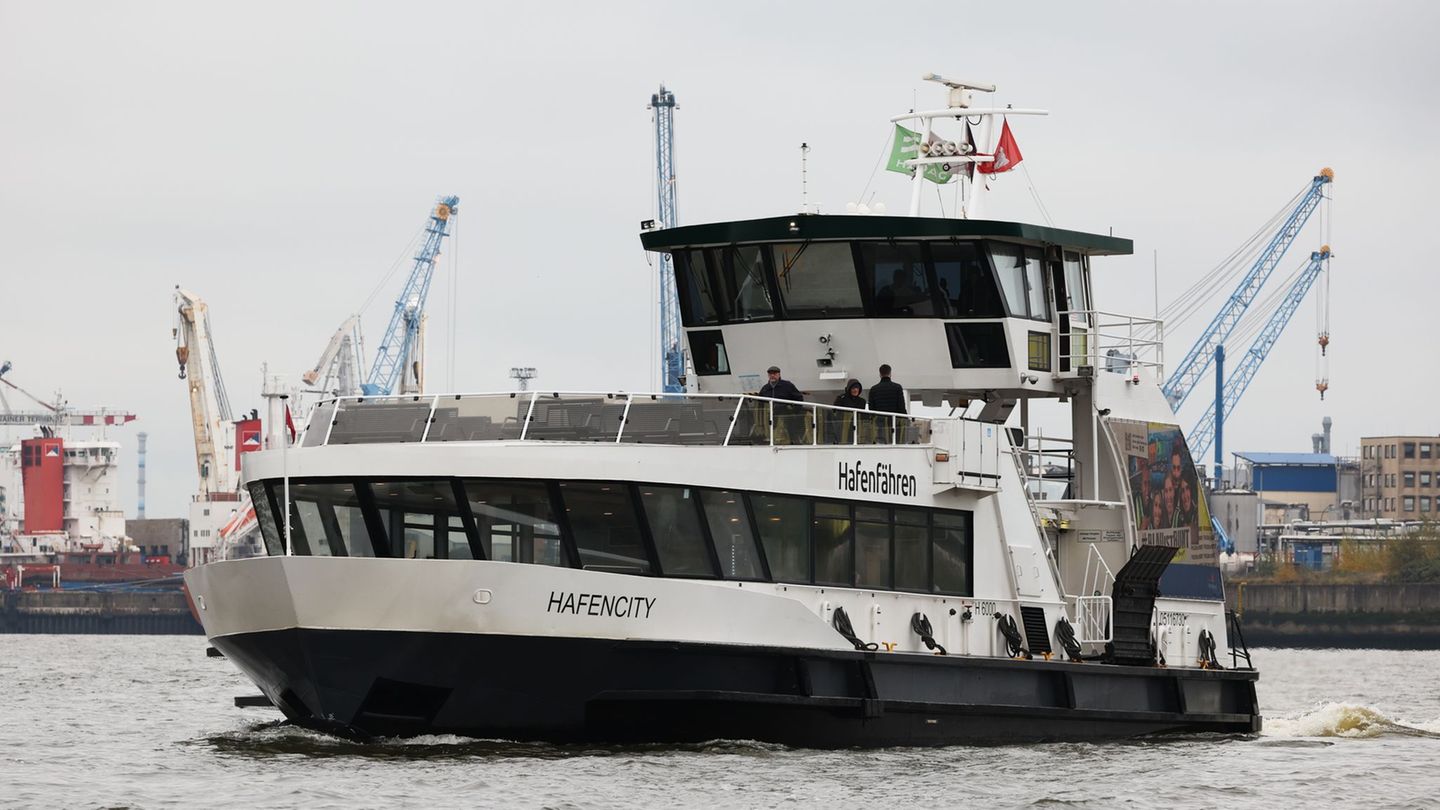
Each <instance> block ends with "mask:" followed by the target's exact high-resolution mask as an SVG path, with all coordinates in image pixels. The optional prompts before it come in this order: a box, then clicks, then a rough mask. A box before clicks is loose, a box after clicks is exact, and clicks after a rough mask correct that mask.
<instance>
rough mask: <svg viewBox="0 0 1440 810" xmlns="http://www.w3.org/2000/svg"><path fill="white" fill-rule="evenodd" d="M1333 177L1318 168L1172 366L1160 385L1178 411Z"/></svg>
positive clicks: (1303, 224) (1332, 173)
mask: <svg viewBox="0 0 1440 810" xmlns="http://www.w3.org/2000/svg"><path fill="white" fill-rule="evenodd" d="M1334 179H1335V172H1334V171H1332V170H1330V169H1328V168H1327V169H1321V170H1320V173H1319V174H1318V175H1316V176H1315V177H1314V178H1313V179H1312V180H1311V181H1310V188H1309V189H1307V190H1306V191H1305V193H1304V195H1303V196H1302V197H1301V199H1300V202H1299V203H1298V204H1296V206H1295V208H1294V210H1292V211H1291V212H1290V215H1289V216H1288V217H1286V218H1285V222H1284V224H1282V225H1281V226H1280V229H1279V231H1277V232H1276V233H1275V236H1274V237H1272V238H1271V240H1270V243H1269V244H1268V245H1266V246H1265V249H1264V250H1262V251H1261V252H1260V256H1259V258H1257V259H1256V260H1255V264H1254V265H1253V266H1251V268H1250V270H1249V272H1247V273H1246V274H1245V277H1244V278H1242V279H1241V280H1240V284H1239V286H1237V287H1236V288H1235V291H1234V292H1232V293H1231V294H1230V298H1229V299H1228V300H1226V301H1225V304H1224V305H1223V306H1221V307H1220V311H1219V312H1218V313H1216V315H1215V318H1214V320H1212V321H1210V325H1209V326H1206V327H1205V331H1203V332H1201V333H1200V337H1199V338H1198V339H1197V340H1196V341H1195V345H1194V346H1191V347H1190V351H1189V353H1188V354H1186V355H1185V359H1184V360H1181V361H1180V364H1179V365H1178V366H1176V367H1175V371H1174V372H1173V373H1172V374H1171V375H1170V378H1169V379H1168V380H1166V381H1165V384H1164V385H1163V386H1161V390H1162V391H1163V392H1164V393H1165V398H1166V399H1167V400H1169V401H1170V407H1171V408H1172V409H1176V410H1178V409H1179V408H1180V406H1181V405H1182V404H1183V403H1184V402H1185V399H1186V398H1187V397H1189V396H1190V392H1191V391H1193V390H1195V384H1196V383H1198V382H1199V381H1200V378H1201V377H1203V376H1205V372H1206V371H1208V370H1209V369H1210V364H1211V363H1212V362H1213V361H1214V359H1215V347H1216V346H1219V345H1221V344H1223V343H1224V342H1225V339H1226V338H1228V337H1229V336H1230V333H1231V331H1233V330H1234V329H1235V325H1236V324H1237V323H1239V322H1240V317H1241V316H1242V315H1244V314H1245V310H1246V309H1247V308H1248V307H1249V306H1250V304H1251V302H1253V301H1254V300H1255V296H1256V295H1257V294H1258V293H1259V292H1260V288H1261V287H1263V286H1264V285H1265V281H1266V280H1267V279H1269V278H1270V274H1271V273H1272V272H1273V271H1274V270H1275V266H1276V265H1277V264H1279V263H1280V259H1281V258H1282V257H1284V255H1285V251H1286V250H1288V249H1289V247H1290V245H1291V243H1292V242H1294V241H1295V237H1296V236H1297V235H1298V234H1299V233H1300V229H1301V228H1303V227H1304V226H1305V223H1306V222H1307V221H1309V219H1310V215H1311V214H1312V213H1314V212H1315V208H1316V206H1318V205H1319V204H1320V200H1321V199H1323V198H1324V196H1325V193H1324V189H1325V186H1326V185H1328V184H1329V183H1330V182H1331V181H1333V180H1334Z"/></svg>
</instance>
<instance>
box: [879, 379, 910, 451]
mask: <svg viewBox="0 0 1440 810" xmlns="http://www.w3.org/2000/svg"><path fill="white" fill-rule="evenodd" d="M870 410H872V411H879V412H881V413H894V414H900V415H902V416H903V415H904V414H905V413H907V411H906V408H905V388H904V386H902V385H900V383H897V382H894V381H893V380H891V379H890V364H889V363H886V364H884V365H882V366H881V367H880V382H878V383H875V384H874V385H872V386H870ZM893 421H898V420H893V419H891V418H889V417H883V416H878V417H876V418H875V422H876V428H877V430H878V432H879V441H880V443H881V444H889V437H890V435H891V433H890V431H891V423H892V422H893ZM897 428H898V429H897V430H896V431H895V433H896V435H898V436H900V437H901V439H902V440H903V438H904V436H905V428H906V425H905V424H904V423H901V424H900V425H898V426H897Z"/></svg>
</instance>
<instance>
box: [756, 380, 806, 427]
mask: <svg viewBox="0 0 1440 810" xmlns="http://www.w3.org/2000/svg"><path fill="white" fill-rule="evenodd" d="M768 372H769V374H770V381H769V382H767V383H765V385H763V386H761V388H760V396H762V397H770V398H771V399H788V400H792V401H794V402H804V401H805V395H804V394H802V393H800V389H798V388H796V387H795V383H792V382H790V381H789V380H786V379H783V378H782V377H781V376H780V367H779V366H771V367H770V368H769V369H768ZM774 413H775V443H776V444H808V441H807V440H806V439H805V425H806V422H808V421H809V420H807V419H806V418H805V413H804V409H802V408H800V407H797V406H795V405H781V404H779V403H775V411H774Z"/></svg>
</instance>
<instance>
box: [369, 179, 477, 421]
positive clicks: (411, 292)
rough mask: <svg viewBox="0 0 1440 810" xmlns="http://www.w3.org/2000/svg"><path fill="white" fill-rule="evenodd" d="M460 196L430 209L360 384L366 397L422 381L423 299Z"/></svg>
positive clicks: (414, 388) (410, 389)
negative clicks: (388, 318) (403, 286)
mask: <svg viewBox="0 0 1440 810" xmlns="http://www.w3.org/2000/svg"><path fill="white" fill-rule="evenodd" d="M459 208H460V198H459V197H443V198H441V199H440V201H439V202H438V203H436V205H435V208H434V210H432V211H431V212H430V221H429V222H428V223H426V225H425V239H424V241H423V242H422V243H421V245H420V250H419V252H418V253H416V254H415V264H414V266H413V267H412V268H411V270H410V277H409V278H408V279H407V280H406V281H405V288H404V289H403V290H402V291H401V292H400V297H399V298H396V299H395V311H394V312H393V313H392V314H391V315H390V325H389V326H388V327H386V329H385V334H384V336H383V337H382V338H381V339H380V345H379V346H378V347H376V349H375V361H374V363H373V364H372V365H371V366H370V373H369V374H368V375H367V376H366V378H365V382H363V383H361V385H360V391H361V393H363V394H364V395H366V396H386V395H389V394H392V393H397V392H398V393H401V394H418V393H420V389H421V383H422V376H421V375H422V369H421V362H422V358H421V356H420V355H421V351H420V342H421V323H422V321H423V318H424V315H425V299H426V298H427V297H428V296H429V295H430V280H431V279H432V278H434V276H435V260H436V259H437V258H438V257H439V256H440V243H441V242H442V241H444V239H445V237H446V236H448V235H449V234H448V233H447V232H446V231H447V228H448V227H449V225H450V217H452V216H454V215H455V214H456V213H458V212H459Z"/></svg>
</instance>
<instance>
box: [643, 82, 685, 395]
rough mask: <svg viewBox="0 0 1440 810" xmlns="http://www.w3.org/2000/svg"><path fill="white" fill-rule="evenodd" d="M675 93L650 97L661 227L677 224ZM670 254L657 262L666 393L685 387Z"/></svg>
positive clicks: (657, 212) (662, 380) (662, 382)
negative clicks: (653, 113)
mask: <svg viewBox="0 0 1440 810" xmlns="http://www.w3.org/2000/svg"><path fill="white" fill-rule="evenodd" d="M676 106H677V105H676V104H675V94H674V93H672V92H670V91H669V90H666V89H665V85H663V84H662V85H660V92H658V93H655V94H654V95H652V96H650V109H652V110H654V111H655V193H656V198H657V200H656V202H657V205H656V209H655V216H656V217H657V218H658V219H659V221H660V227H662V228H673V227H675V226H676V225H678V224H680V214H679V211H678V210H677V208H676V204H675V108H676ZM671 263H672V259H671V258H670V254H669V253H661V254H660V261H659V262H657V264H658V265H659V268H660V385H661V390H663V391H665V393H667V394H673V393H679V392H681V391H684V390H685V386H684V385H683V384H681V382H680V378H681V377H683V376H684V374H685V350H684V349H683V348H681V344H680V336H681V332H680V301H679V299H678V298H677V297H676V294H675V273H674V269H673V267H672V266H671Z"/></svg>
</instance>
